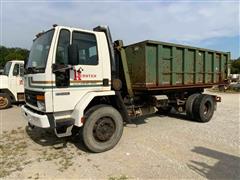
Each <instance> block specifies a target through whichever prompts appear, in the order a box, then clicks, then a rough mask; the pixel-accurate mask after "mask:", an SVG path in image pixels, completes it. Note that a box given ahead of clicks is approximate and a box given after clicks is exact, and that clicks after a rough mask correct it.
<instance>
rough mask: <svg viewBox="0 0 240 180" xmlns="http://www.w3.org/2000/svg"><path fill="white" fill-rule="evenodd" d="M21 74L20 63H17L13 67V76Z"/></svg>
mask: <svg viewBox="0 0 240 180" xmlns="http://www.w3.org/2000/svg"><path fill="white" fill-rule="evenodd" d="M18 75H19V64H15V65H14V68H13V76H18Z"/></svg>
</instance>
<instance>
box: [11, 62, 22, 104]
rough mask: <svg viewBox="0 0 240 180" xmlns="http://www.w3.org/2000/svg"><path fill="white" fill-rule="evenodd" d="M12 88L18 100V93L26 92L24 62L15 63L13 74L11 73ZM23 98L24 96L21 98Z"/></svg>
mask: <svg viewBox="0 0 240 180" xmlns="http://www.w3.org/2000/svg"><path fill="white" fill-rule="evenodd" d="M9 84H10V90H11V92H12V93H13V94H14V96H15V98H16V100H18V99H19V98H18V94H23V93H24V85H23V64H21V63H15V64H14V66H13V71H12V74H11V75H10V82H9ZM20 99H23V98H20Z"/></svg>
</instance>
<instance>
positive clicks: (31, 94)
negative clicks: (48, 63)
mask: <svg viewBox="0 0 240 180" xmlns="http://www.w3.org/2000/svg"><path fill="white" fill-rule="evenodd" d="M37 95H44V92H37V91H31V90H27V89H25V101H26V102H27V103H28V104H31V105H32V106H37V97H36V96H37Z"/></svg>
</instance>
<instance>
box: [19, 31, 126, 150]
mask: <svg viewBox="0 0 240 180" xmlns="http://www.w3.org/2000/svg"><path fill="white" fill-rule="evenodd" d="M76 47H78V48H76ZM24 81H25V83H24V85H25V101H26V104H25V105H24V106H22V111H23V115H24V116H25V118H26V119H27V120H28V122H29V125H30V126H37V127H41V128H52V129H54V131H55V133H56V135H57V136H58V137H63V136H70V135H71V134H72V128H73V127H75V128H76V127H81V126H83V122H84V119H85V115H86V112H87V111H89V110H90V108H91V103H93V101H100V100H101V98H105V97H109V96H115V91H113V90H111V62H110V53H109V46H108V40H107V37H106V35H105V33H104V32H99V31H88V30H83V29H79V28H72V27H64V26H55V27H54V28H52V29H50V30H49V31H47V32H44V33H41V34H38V35H37V38H36V39H34V40H33V45H32V48H31V51H30V54H29V59H28V62H27V63H26V65H25V75H24ZM99 108H100V107H99ZM104 108H106V107H104ZM100 109H101V108H100ZM107 109H109V107H107ZM100 111H101V110H100ZM110 111H111V108H110ZM115 111H116V110H115ZM116 112H117V111H116ZM116 114H117V115H116V116H119V112H117V113H116ZM120 118H121V116H120ZM99 123H100V124H102V126H105V127H106V126H108V124H109V123H110V124H112V125H113V122H112V120H104V121H102V120H100V122H99ZM122 124H123V122H122V121H121V122H120V125H121V128H120V130H119V133H118V135H117V137H116V138H117V141H118V140H119V139H120V137H121V133H122V130H121V129H122ZM99 136H100V135H99ZM110 137H111V136H110V135H108V136H106V137H104V138H105V140H106V141H107V140H109V138H110ZM104 138H103V137H102V141H104ZM113 146H114V143H113V144H112V145H111V146H107V147H100V146H99V147H95V148H91V150H92V151H96V152H100V151H104V150H107V149H110V148H111V147H113ZM89 148H90V147H89Z"/></svg>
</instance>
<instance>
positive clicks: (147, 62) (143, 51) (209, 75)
mask: <svg viewBox="0 0 240 180" xmlns="http://www.w3.org/2000/svg"><path fill="white" fill-rule="evenodd" d="M125 52H126V58H127V63H128V68H129V73H130V80H131V83H132V87H133V89H137V88H155V87H156V88H158V87H164V86H184V85H198V84H199V85H204V84H223V83H224V80H225V79H227V71H228V69H227V64H228V62H229V59H230V54H228V53H225V52H220V51H213V50H209V49H202V48H196V47H190V46H183V45H178V44H172V43H164V42H157V41H144V42H140V43H136V44H133V45H129V46H126V47H125Z"/></svg>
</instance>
